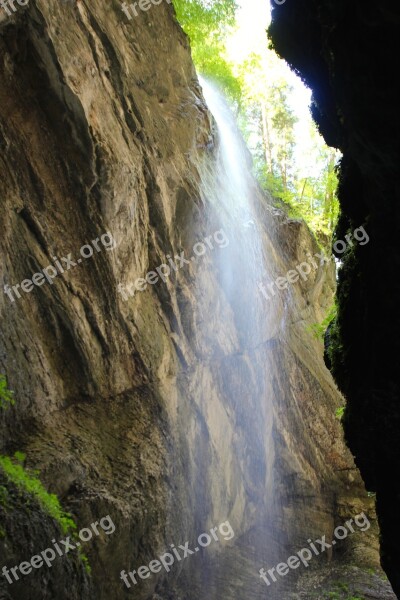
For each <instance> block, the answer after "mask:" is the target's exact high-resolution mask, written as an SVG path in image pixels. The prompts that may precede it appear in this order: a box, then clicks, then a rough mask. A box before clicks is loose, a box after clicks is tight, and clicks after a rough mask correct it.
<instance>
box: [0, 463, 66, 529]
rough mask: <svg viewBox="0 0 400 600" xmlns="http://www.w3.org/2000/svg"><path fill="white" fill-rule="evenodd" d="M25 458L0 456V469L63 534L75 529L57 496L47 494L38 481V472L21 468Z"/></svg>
mask: <svg viewBox="0 0 400 600" xmlns="http://www.w3.org/2000/svg"><path fill="white" fill-rule="evenodd" d="M25 458H26V457H25V455H24V454H23V453H22V452H16V453H15V454H14V456H13V457H12V458H10V457H9V456H0V467H1V468H2V470H3V471H4V473H5V475H6V476H7V478H8V479H9V480H10V481H12V482H13V483H14V484H15V485H16V486H17V487H19V488H20V489H22V490H24V491H26V492H28V493H29V494H32V496H34V498H35V499H36V500H37V501H38V503H39V504H40V505H41V506H42V508H43V510H45V511H46V512H47V513H48V514H49V515H50V516H51V517H52V518H53V519H55V520H56V521H57V523H58V524H59V525H60V527H61V530H62V532H63V533H64V534H65V533H68V532H70V531H72V530H74V529H76V524H75V523H74V521H73V519H72V517H71V515H69V514H68V513H65V512H64V511H63V509H62V508H61V505H60V501H59V500H58V498H57V496H56V495H55V494H49V492H47V490H46V489H45V488H44V486H43V484H42V482H41V481H40V480H39V479H38V472H37V471H31V472H28V471H27V470H26V469H25V468H24V467H23V462H24V461H25ZM1 499H2V498H1V497H0V500H1Z"/></svg>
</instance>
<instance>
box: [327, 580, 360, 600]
mask: <svg viewBox="0 0 400 600" xmlns="http://www.w3.org/2000/svg"><path fill="white" fill-rule="evenodd" d="M322 598H324V600H365V598H363V597H362V596H358V595H356V596H355V595H354V594H353V593H352V592H350V588H349V586H348V584H347V583H342V582H338V583H335V584H334V585H333V591H331V592H325V594H324V596H322Z"/></svg>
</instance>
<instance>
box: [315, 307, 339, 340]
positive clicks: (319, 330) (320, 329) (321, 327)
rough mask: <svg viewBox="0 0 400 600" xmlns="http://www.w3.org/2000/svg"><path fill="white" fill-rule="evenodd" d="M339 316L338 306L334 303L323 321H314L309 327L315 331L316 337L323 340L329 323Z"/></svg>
mask: <svg viewBox="0 0 400 600" xmlns="http://www.w3.org/2000/svg"><path fill="white" fill-rule="evenodd" d="M336 316H337V306H336V304H333V305H332V306H331V308H330V309H329V311H328V314H327V315H326V317H325V319H324V320H323V321H321V323H314V324H313V325H311V326H310V327H309V330H310V331H311V332H312V333H313V335H314V337H316V338H317V339H320V340H323V339H324V336H325V333H326V330H327V329H328V327H329V325H330V324H331V323H332V322H333V321H334V320H335V319H336Z"/></svg>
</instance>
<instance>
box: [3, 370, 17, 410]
mask: <svg viewBox="0 0 400 600" xmlns="http://www.w3.org/2000/svg"><path fill="white" fill-rule="evenodd" d="M13 396H14V392H13V391H11V390H9V389H8V387H7V379H6V378H5V376H4V375H0V408H2V409H4V410H7V408H9V407H10V406H13V405H14V404H15V400H14V397H13Z"/></svg>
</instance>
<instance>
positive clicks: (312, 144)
mask: <svg viewBox="0 0 400 600" xmlns="http://www.w3.org/2000/svg"><path fill="white" fill-rule="evenodd" d="M174 5H175V9H176V13H177V17H178V20H179V22H180V23H181V25H182V27H183V29H184V30H185V32H186V33H187V34H188V36H189V39H190V43H191V47H192V55H193V60H194V63H195V65H196V68H197V70H198V72H199V73H200V74H201V75H203V76H205V77H206V78H209V79H211V80H213V81H214V82H215V83H217V84H218V86H219V87H220V88H221V89H222V90H223V92H224V93H225V95H226V97H227V98H228V100H229V101H230V102H231V104H232V108H233V109H234V110H235V112H236V115H237V117H238V122H239V126H240V127H241V130H242V132H243V135H244V137H245V139H246V141H247V144H248V146H249V148H250V150H251V152H252V155H253V162H254V172H255V175H256V177H257V178H258V180H259V182H260V184H261V186H262V187H263V188H264V189H265V190H267V191H268V192H270V194H271V195H272V196H273V197H274V198H275V199H276V200H277V201H278V202H281V203H283V204H284V205H286V206H289V209H290V212H291V214H293V216H297V217H302V218H303V219H305V220H306V221H307V223H308V224H309V226H310V227H311V229H312V230H313V231H314V232H315V233H316V235H317V236H319V238H320V240H321V241H323V242H326V243H329V241H330V240H329V238H330V237H331V235H332V231H333V228H334V227H335V225H336V221H337V217H338V211H339V203H338V201H337V198H336V187H337V177H336V170H335V166H336V164H337V161H338V158H339V153H338V152H336V151H335V150H334V149H331V148H328V147H327V146H326V145H325V143H324V141H323V139H322V138H321V136H320V135H319V134H318V132H317V130H316V127H315V125H314V124H313V122H312V119H311V116H310V115H308V121H307V123H306V124H305V123H304V122H303V123H302V124H301V125H302V133H301V135H300V134H299V131H298V126H299V117H298V115H297V114H296V111H295V109H294V106H295V104H296V94H295V92H294V90H293V86H292V83H291V81H292V80H291V77H290V76H292V77H293V75H292V74H291V73H290V71H289V68H288V66H287V65H286V63H285V62H284V61H282V60H281V59H280V58H278V56H277V55H276V54H275V52H274V51H273V50H272V49H270V48H269V44H268V39H267V33H266V31H265V30H263V31H262V35H261V36H260V37H259V38H257V39H256V36H254V38H255V39H254V40H252V44H251V47H250V46H249V48H250V49H248V48H247V47H246V48H243V49H242V48H241V45H243V36H242V38H240V35H238V34H239V33H240V31H239V30H240V25H241V23H240V19H241V12H240V8H239V7H238V5H237V3H236V2H235V0H174ZM255 18H256V17H255ZM290 80H291V81H290ZM303 121H304V118H303ZM306 142H307V143H306ZM299 154H300V156H301V158H302V160H301V162H302V163H307V164H306V165H304V164H299V162H300V161H299Z"/></svg>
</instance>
